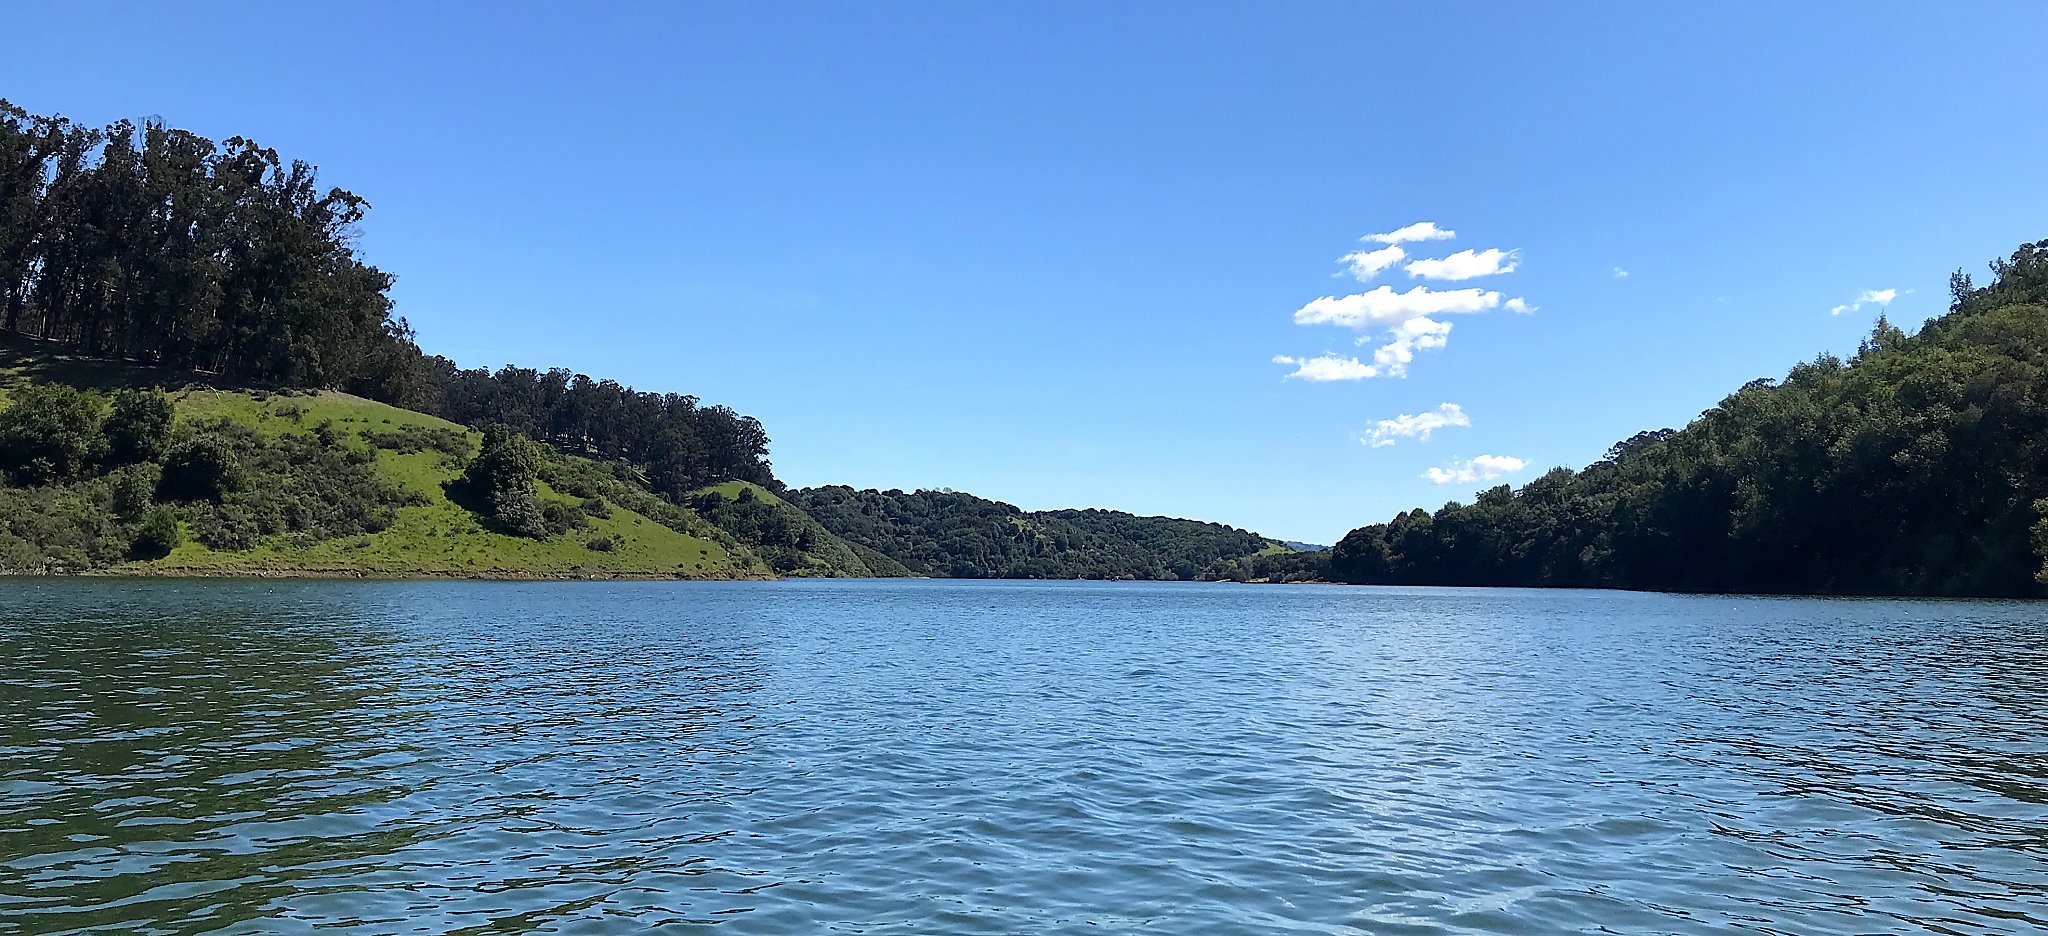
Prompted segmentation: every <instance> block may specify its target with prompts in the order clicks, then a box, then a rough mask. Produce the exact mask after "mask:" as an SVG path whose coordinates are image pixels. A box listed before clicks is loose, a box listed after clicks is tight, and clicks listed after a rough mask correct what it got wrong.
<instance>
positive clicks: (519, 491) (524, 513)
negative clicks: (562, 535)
mask: <svg viewBox="0 0 2048 936" xmlns="http://www.w3.org/2000/svg"><path fill="white" fill-rule="evenodd" d="M483 433H484V442H483V447H482V449H480V450H479V451H478V452H477V456H476V458H475V459H473V460H471V461H470V463H469V468H468V469H466V470H465V471H464V472H463V481H464V484H465V486H466V487H467V488H468V493H469V494H470V496H472V497H474V498H475V499H476V500H478V501H479V502H481V504H482V506H483V512H484V515H485V516H486V517H488V518H489V519H490V521H491V523H492V524H493V525H495V526H496V527H498V528H499V529H500V530H502V531H504V532H506V533H510V534H512V535H514V536H525V537H531V538H533V539H542V538H544V537H546V536H547V535H548V523H547V518H546V516H545V515H543V514H542V512H541V507H540V495H539V486H538V482H539V480H540V466H541V460H542V455H541V450H540V448H539V446H537V445H535V444H534V443H533V442H532V441H531V440H529V439H527V438H526V437H525V436H522V435H520V434H519V433H518V432H516V431H514V430H513V429H512V428H511V427H510V426H506V425H503V424H492V425H487V426H485V427H484V430H483Z"/></svg>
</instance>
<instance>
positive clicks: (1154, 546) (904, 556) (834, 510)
mask: <svg viewBox="0 0 2048 936" xmlns="http://www.w3.org/2000/svg"><path fill="white" fill-rule="evenodd" d="M790 499H791V500H792V502H794V503H795V504H797V505H798V506H800V507H802V508H803V509H804V510H805V511H807V512H809V513H810V515H811V516H813V517H815V518H817V520H818V522H819V523H820V524H822V525H823V526H824V527H825V529H827V530H830V531H832V532H833V533H836V534H838V535H839V536H841V537H844V538H845V539H847V540H849V541H851V542H853V543H856V544H858V545H860V546H863V547H866V548H868V549H872V550H874V551H876V552H879V553H881V554H882V555H884V556H887V557H889V558H890V559H893V560H895V561H897V562H899V563H901V564H903V565H904V566H905V567H907V568H909V569H910V570H911V571H912V572H915V573H917V574H919V575H933V576H943V577H951V578H1091V579H1183V580H1192V579H1196V578H1199V577H1201V575H1202V573H1203V571H1204V570H1206V569H1208V568H1209V567H1210V566H1211V565H1212V564H1214V563H1215V562H1216V561H1217V560H1219V559H1229V558H1236V557H1240V556H1249V555H1252V554H1254V553H1258V552H1260V551H1262V550H1266V549H1269V548H1270V546H1271V544H1270V543H1269V542H1268V541H1267V540H1266V539H1265V538H1263V537H1261V536H1258V535H1257V534H1254V533H1247V532H1245V531H1244V530H1239V529H1235V528H1232V527H1227V526H1223V525H1222V524H1216V523H1202V522H1199V521H1194V520H1175V519H1171V518H1167V517H1138V516H1133V515H1131V514H1127V513H1119V512H1117V511H1113V510H1054V511H1042V512H1037V513H1026V512H1024V511H1022V510H1019V509H1017V508H1016V507H1013V506H1011V505H1009V504H1005V503H1002V502H1000V501H992V500H987V499H984V498H980V497H975V496H974V495H972V494H961V493H957V492H953V491H917V492H913V493H905V492H903V491H874V490H867V491H859V490H854V489H853V488H850V487H846V486H843V485H834V486H829V487H818V488H806V489H804V490H799V491H792V492H791V493H790Z"/></svg>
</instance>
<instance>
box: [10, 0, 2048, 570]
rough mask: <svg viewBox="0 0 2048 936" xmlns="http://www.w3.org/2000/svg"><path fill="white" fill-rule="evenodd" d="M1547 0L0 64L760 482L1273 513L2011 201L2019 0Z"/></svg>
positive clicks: (76, 35) (469, 341)
mask: <svg viewBox="0 0 2048 936" xmlns="http://www.w3.org/2000/svg"><path fill="white" fill-rule="evenodd" d="M1562 6H1563V5H1551V4H1527V3H1517V4H1508V3H1501V4H1490V3H1465V4H1455V5H1452V4H1362V3H1360V4H1315V3H1288V4H1243V5H1222V4H1166V3H1120V4H1092V3H1072V4H1064V3H1062V4H1049V3H1028V4H1013V5H998V4H970V3H938V4H911V3H885V4H774V5H766V4H716V5H712V4H641V5H619V6H600V5H577V6H574V7H572V6H570V5H554V6H549V5H532V6H521V5H516V4H489V5H482V4H479V5H473V6H467V7H461V6H456V5H454V4H391V5H376V4H362V3H353V4H346V5H334V6H331V7H328V8H326V9H324V10H320V9H314V8H312V7H311V6H302V5H297V4H260V5H256V4H252V5H245V6H239V7H238V6H236V5H233V4H216V5H206V6H205V7H204V12H193V11H191V10H184V9H178V10H173V9H170V8H168V6H166V7H165V8H158V7H156V6H153V5H144V4H135V5H127V6H98V5H94V4H87V3H76V4H36V5H27V4H16V5H13V6H11V7H9V8H8V9H7V10H6V11H5V12H0V26H4V27H5V32H6V33H8V34H9V35H10V36H11V37H12V39H13V41H10V42H9V43H8V52H7V54H6V55H5V56H4V57H0V96H4V97H6V98H9V99H11V100H13V101H14V102H15V103H17V104H19V105H21V106H23V107H25V108H27V109H29V110H30V111H33V112H39V113H50V112H61V113H63V114H66V115H68V116H71V117H73V118H75V119H79V120H83V121H87V122H92V123H104V122H108V121H111V120H114V119H116V118H120V117H131V118H140V117H144V116H150V115H158V116H161V117H163V118H164V119H166V120H167V121H169V122H170V123H172V124H174V125H177V126H181V127H186V128H189V129H192V130H195V131H197V132H200V133H204V134H207V135H210V136H214V137H217V138H218V137H227V136H230V135H235V134H242V135H246V136H250V137H254V138H255V139H257V140H259V141H261V142H263V143H264V144H266V145H270V146H274V147H277V148H279V149H280V150H282V151H284V152H285V153H286V154H288V155H291V156H295V157H298V158H302V159H305V160H307V161H309V162H313V163H316V164H318V165H319V166H320V167H321V169H322V173H323V178H324V179H325V180H326V181H327V182H329V183H331V184H335V185H340V186H343V187H346V188H349V189H351V190H353V191H356V192H357V193H359V194H362V195H364V196H366V197H368V198H369V199H370V201H371V203H372V204H373V205H374V209H373V210H372V212H371V214H370V216H369V218H368V220H367V221H366V222H365V223H364V224H363V226H362V246H363V249H364V251H365V252H366V254H367V255H368V257H369V258H370V260H371V261H372V262H374V263H376V264H378V265H379V266H382V267H384V268H385V269H387V270H391V271H393V272H395V273H396V274H397V275H398V286H397V289H396V293H395V298H396V300H397V302H398V306H399V310H400V312H401V313H402V314H404V315H405V316H406V317H408V318H409V319H410V320H411V321H412V322H413V324H414V325H415V326H416V327H417V328H418V331H419V335H420V338H421V342H422V344H423V345H424V346H425V347H426V348H427V349H428V350H429V351H431V352H438V353H442V354H446V355H448V356H449V357H452V358H454V359H455V360H457V361H458V362H460V363H462V364H464V365H466V366H474V365H498V364H503V363H507V362H513V363H519V364H522V365H534V366H566V367H571V368H575V369H577V370H581V371H585V372H588V373H591V374H593V375H596V376H602V377H613V378H616V379H619V380H621V381H623V382H626V383H629V384H631V385H633V386H636V387H640V388H643V389H650V390H662V391H679V392H686V393H692V394H696V395H698V396H700V397H702V398H703V399H705V400H707V401H711V402H718V403H725V404H728V405H730V406H732V407H734V408H735V409H738V410H740V411H742V412H745V413H750V414H753V415H756V416H758V417H760V418H761V419H762V420H763V422H764V423H765V424H766V425H767V428H768V431H769V433H770V435H771V436H772V438H773V439H774V445H773V455H774V460H775V465H776V469H777V472H778V474H779V475H780V476H781V477H783V478H784V479H785V480H787V481H788V482H790V483H791V484H795V485H812V484H825V483H846V484H853V485H856V486H862V487H884V488H887V487H901V488H906V489H909V488H917V487H950V488H954V489H958V490H964V491H972V492H974V493H977V494H981V495H983V496H987V497H993V498H997V499H1001V500H1006V501H1010V502H1013V503H1016V504H1019V505H1021V506H1024V507H1026V508H1034V509H1035V508H1050V507H1070V506H1072V507H1079V506H1097V507H1112V508H1118V509H1124V510H1131V511H1136V512H1139V513H1158V514H1170V515H1175V516H1186V517H1195V518H1200V519H1206V520H1217V521H1222V522H1226V523H1231V524H1234V525H1238V526H1243V527H1248V528H1251V529H1255V530H1257V531H1259V532H1262V533H1265V534H1268V535H1271V536H1278V537H1285V538H1290V539H1303V540H1313V541H1318V542H1331V541H1333V540H1334V539H1336V538H1337V537H1339V536H1341V535H1342V534H1343V533H1344V531H1346V530H1348V529H1350V528H1352V527H1354V526H1358V525H1361V524H1363V523H1366V522H1371V521H1377V520H1383V519H1385V518H1387V517H1388V516H1390V515H1392V514H1393V513H1395V512H1397V511H1399V510H1402V509H1406V508H1408V507H1411V506H1418V505H1420V506H1427V507H1431V508H1434V507H1437V506H1440V505H1441V504H1443V503H1444V502H1446V501H1448V500H1453V499H1469V498H1470V496H1471V494H1472V493H1473V492H1474V491H1475V490H1478V489H1480V488H1483V487H1487V486H1490V485H1491V484H1493V483H1499V481H1509V482H1519V481H1524V480H1527V479H1529V478H1531V477H1534V476H1535V475H1536V474H1538V473H1540V472H1541V471H1542V470H1544V469H1546V468H1548V467H1550V466H1553V465H1570V466H1578V465H1582V464H1584V463H1585V462H1587V461H1590V460H1592V459H1595V458H1598V457H1599V456H1600V454H1601V453H1602V452H1603V451H1604V450H1605V449H1606V448H1607V447H1608V445H1609V444H1611V443H1612V442H1614V441H1615V440H1617V439H1620V438H1624V437H1626V436H1628V435H1630V434H1632V433H1634V432H1635V431H1637V430H1639V429H1644V428H1654V427H1660V426H1676V425H1682V424H1684V423H1685V422H1686V421H1687V420H1688V419H1690V418H1691V417H1692V416H1694V415H1696V414H1697V413H1698V412H1699V411H1700V410H1702V409H1704V408H1706V407H1708V406H1711V405H1713V404H1714V403H1715V402H1716V401H1717V400H1719V399H1720V398H1721V397H1722V396H1723V395H1725V394H1726V393H1727V392H1728V391H1730V390H1732V389H1733V388H1735V387H1736V386H1738V385H1739V384H1741V383H1742V382H1744V381H1747V380H1750V379H1752V378H1755V377H1760V376H1776V375H1781V374H1782V373H1783V372H1784V370H1785V369H1786V368H1787V367H1788V366H1790V365H1791V364H1793V363H1795V362H1797V361H1800V360H1804V359H1809V358H1811V357H1813V356H1814V355H1816V354H1818V353H1820V352H1822V351H1835V352H1837V353H1841V352H1846V351H1849V350H1852V349H1853V348H1854V347H1855V345H1856V342H1857V340H1858V339H1859V338H1860V337H1861V336H1862V335H1863V334H1864V333H1865V332H1867V331H1868V329H1869V327H1870V325H1871V322H1872V320H1873V319H1874V317H1875V315H1876V314H1877V313H1878V312H1879V311H1880V309H1881V308H1883V307H1884V304H1882V303H1875V302H1872V303H1866V304H1864V305H1863V306H1862V307H1860V308H1856V309H1853V310H1848V311H1844V312H1843V313H1841V314H1831V310H1833V309H1834V308H1835V307H1837V306H1842V305H1845V304H1851V303H1853V301H1854V300H1856V299H1857V298H1858V297H1859V296H1861V295H1862V294H1864V293H1865V292H1866V291H1882V290H1895V291H1896V295H1895V296H1894V298H1893V299H1892V301H1891V302H1890V303H1889V309H1890V314H1891V315H1892V317H1893V318H1894V319H1895V320H1898V321H1900V322H1902V323H1905V324H1909V325H1910V324H1914V323H1918V322H1919V321H1921V320H1923V319H1925V318H1926V317H1928V316H1930V315H1934V314H1937V313H1939V312H1940V311H1941V310H1942V308H1943V307H1944V305H1945V302H1946V287H1947V277H1948V274H1949V273H1950V272H1951V271H1953V270H1955V269H1957V268H1958V267H1961V268H1965V269H1968V270H1971V271H1976V272H1980V273H1981V271H1982V269H1983V264H1984V263H1985V261H1987V260H1989V259H1990V258H1992V257H1994V256H2000V255H2004V254H2006V253H2009V252H2010V251H2011V250H2012V248H2013V247H2014V246H2016V245H2017V244H2018V243H2020V242H2021V241H2025V240H2035V239H2041V238H2048V185H2044V184H2043V182H2044V179H2043V171H2042V167H2043V166H2044V165H2048V120H2043V119H2042V118H2041V116H2040V114H2039V105H2038V104H2037V103H2035V102H2034V100H2033V98H2034V97H2036V96H2037V95H2036V93H2035V89H2038V88H2040V87H2042V86H2043V84H2044V79H2048V59H2044V58H2043V57H2042V56H2041V55H2040V49H2042V48H2044V47H2048V12H2044V10H2043V8H2042V7H2041V6H2040V5H2039V4H2038V3H2032V2H2028V3H2017V2H2015V3H1983V4H1972V5H1970V6H1971V9H1970V11H1969V12H1967V13H1965V12H1963V11H1962V10H1961V9H1960V5H1947V4H1924V3H1922V4H1906V3H1853V4H1851V3H1839V4H1764V3H1756V4H1702V5H1697V8H1694V9H1678V8H1674V7H1673V6H1672V5H1666V4H1620V3H1614V4H1582V5H1573V6H1572V7H1571V8H1570V9H1562V8H1554V7H1562ZM1418 222H1431V223H1433V224H1435V225H1437V226H1438V228H1439V229H1443V230H1450V231H1455V232H1456V236H1455V238H1451V239H1436V240H1402V239H1401V238H1391V239H1392V240H1396V241H1401V242H1400V243H1398V244H1397V245H1396V246H1399V247H1401V248H1402V251H1403V253H1404V254H1405V257H1403V258H1402V261H1401V262H1399V263H1394V264H1392V265H1387V266H1386V268H1385V269H1383V270H1381V271H1380V272H1379V273H1377V275H1375V276H1373V277H1371V278H1370V279H1369V280H1368V281H1364V282H1361V281H1360V280H1359V279H1357V278H1355V277H1353V276H1351V275H1349V274H1347V273H1346V272H1345V266H1346V265H1345V264H1340V263H1339V262H1338V258H1339V257H1342V256H1346V255H1350V254H1353V253H1356V252H1361V251H1371V250H1376V249H1383V248H1384V247H1386V246H1388V245H1387V244H1385V243H1381V242H1373V241H1361V238H1365V237H1367V236H1369V235H1374V234H1390V233H1393V232H1396V231H1398V230H1399V229H1401V228H1404V227H1408V226H1410V225H1412V224H1415V223H1418ZM1411 233H1412V232H1411ZM1465 250H1471V251H1474V252H1475V253H1474V254H1473V255H1472V256H1471V258H1470V260H1469V261H1454V262H1453V263H1452V264H1451V265H1450V267H1449V268H1444V267H1443V266H1442V265H1430V264H1425V265H1423V266H1422V267H1419V268H1417V270H1415V271H1413V272H1411V271H1410V270H1409V269H1408V267H1407V264H1408V263H1412V262H1414V261H1416V260H1441V259H1444V258H1447V257H1450V256H1451V255H1453V254H1455V253H1458V252H1461V251H1465ZM1488 250H1500V251H1503V252H1508V251H1512V254H1511V255H1510V254H1506V253H1503V254H1500V255H1488V254H1485V253H1483V252H1484V251H1488ZM1388 258H1389V255H1385V254H1382V255H1379V256H1378V258H1377V259H1367V260H1364V261H1361V263H1362V265H1364V266H1372V265H1377V264H1378V262H1379V261H1380V260H1386V259H1388ZM1509 264H1512V265H1513V266H1514V269H1513V271H1512V272H1507V273H1500V274H1493V275H1482V276H1476V277H1473V278H1470V279H1462V280H1458V279H1444V278H1441V277H1442V276H1444V275H1446V274H1455V273H1469V272H1473V271H1475V270H1483V269H1488V268H1491V267H1495V266H1507V265H1509ZM1622 271H1625V272H1626V274H1627V275H1626V276H1621V275H1620V273H1621V272H1622ZM1418 274H1434V276H1433V277H1432V276H1426V275H1418ZM1382 286H1384V287H1388V292H1387V293H1385V294H1380V295H1379V296H1377V297H1376V298H1366V299H1358V300H1351V299H1347V298H1346V297H1348V296H1353V295H1361V294H1364V295H1368V296H1370V295H1371V294H1370V291H1371V290H1374V289H1377V288H1379V287H1382ZM1418 286H1419V287H1422V288H1424V289H1426V290H1429V291H1430V292H1428V293H1419V294H1418V293H1414V292H1411V290H1413V289H1414V288H1416V287H1418ZM1460 290H1474V291H1476V292H1463V293H1460V292H1457V291H1460ZM1446 293H1450V294H1452V295H1449V296H1448V297H1446V296H1445V295H1443V294H1446ZM1488 294H1492V296H1493V298H1492V299H1490V300H1489V299H1487V296H1488ZM1322 297H1330V298H1331V299H1332V302H1330V303H1323V304H1320V305H1318V304H1315V300H1318V299H1320V298H1322ZM1515 298H1520V299H1523V300H1524V301H1525V302H1526V303H1527V304H1528V305H1530V306H1534V307H1536V310H1535V311H1534V312H1532V313H1529V314H1517V313H1515V312H1512V311H1509V310H1508V308H1507V301H1508V300H1510V299H1515ZM1441 306H1452V307H1463V308H1470V309H1472V311H1462V312H1439V313H1436V314H1422V313H1421V312H1420V311H1418V310H1423V309H1426V308H1431V307H1441ZM1297 318H1301V319H1306V320H1309V323H1308V324H1300V323H1297V321H1296V320H1297ZM1446 324H1448V325H1450V326H1451V327H1450V330H1449V331H1448V333H1445V332H1444V330H1443V326H1444V325H1446ZM1353 326H1356V327H1353ZM1390 329H1403V330H1405V331H1403V332H1402V333H1401V334H1405V336H1406V337H1405V338H1402V337H1398V336H1397V335H1394V334H1392V333H1390V331H1389V330H1390ZM1361 338H1363V339H1365V341H1366V343H1365V344H1363V345H1360V344H1358V343H1357V342H1358V340H1359V339H1361ZM1390 345H1399V347H1395V348H1392V349H1389V347H1390ZM1438 345H1440V346H1438ZM1404 352H1405V354H1406V355H1407V356H1408V357H1409V358H1411V359H1410V360H1407V361H1406V362H1405V366H1403V365H1400V364H1399V363H1398V360H1397V359H1398V358H1400V357H1401V356H1402V355H1403V353H1404ZM1376 354H1379V355H1381V357H1382V358H1384V360H1383V361H1381V362H1380V363H1378V364H1376V363H1375V355H1376ZM1276 356H1282V357H1289V358H1294V359H1301V360H1313V359H1318V358H1323V359H1325V360H1324V361H1323V362H1322V363H1319V364H1315V365H1312V366H1311V367H1309V368H1305V369H1303V368H1299V367H1298V366H1297V365H1287V364H1277V363H1275V362H1274V360H1273V359H1274V358H1275V357H1276ZM1353 359H1355V360H1356V362H1357V363H1356V364H1350V363H1347V362H1349V361H1351V360H1353ZM1333 362H1334V363H1333ZM1390 365H1391V366H1390ZM1368 367H1371V368H1372V370H1373V375H1372V376H1365V375H1364V373H1363V372H1364V371H1365V369H1366V368H1368ZM1298 369H1301V370H1305V371H1307V372H1308V373H1310V374H1316V375H1323V376H1340V377H1349V378H1352V379H1338V380H1324V381H1314V380H1308V379H1304V378H1303V377H1290V376H1288V375H1290V374H1292V373H1294V372H1295V371H1296V370H1298ZM1395 372H1400V374H1399V375H1397V374H1396V373H1395ZM1444 404H1455V407H1456V409H1455V410H1445V409H1444V408H1443V406H1444ZM1421 414H1435V416H1437V417H1439V419H1438V421H1439V422H1445V423H1450V424H1448V425H1443V426H1442V427H1441V428H1437V429H1436V430H1435V431H1433V432H1431V433H1430V434H1429V437H1428V438H1427V440H1426V441H1425V440H1423V439H1420V438H1417V437H1416V436H1418V435H1419V434H1420V427H1422V426H1423V425H1426V424H1427V423H1426V422H1424V421H1417V420H1408V421H1401V420H1400V417H1404V416H1408V417H1414V416H1418V415H1421ZM1383 420H1392V421H1395V422H1394V424H1393V426H1392V427H1391V429H1390V430H1389V431H1388V432H1383V433H1382V434H1381V436H1380V438H1379V439H1378V441H1380V442H1389V441H1391V442H1392V444H1382V445H1377V446H1375V445H1372V444H1370V443H1371V442H1373V441H1375V439H1374V437H1373V435H1372V433H1373V431H1374V430H1375V428H1376V427H1378V426H1379V425H1380V423H1381V421H1383ZM1460 421H1462V422H1464V423H1466V424H1464V425H1457V424H1456V423H1458V422H1460ZM1403 430H1405V431H1406V432H1407V435H1402V434H1400V433H1401V431H1403ZM1517 463H1519V464H1521V465H1522V466H1523V467H1522V468H1521V469H1520V470H1518V471H1516V470H1508V469H1510V468H1511V467H1512V465H1514V464H1517ZM1431 469H1436V470H1435V472H1432V471H1431ZM1503 471H1505V472H1506V473H1504V474H1501V475H1500V477H1499V479H1498V480H1495V481H1487V480H1481V479H1480V478H1481V476H1485V475H1490V474H1494V473H1496V472H1503ZM1431 474H1434V475H1435V477H1436V478H1437V479H1440V480H1442V483H1437V480H1432V478H1431V477H1429V475H1431Z"/></svg>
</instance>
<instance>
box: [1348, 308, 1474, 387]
mask: <svg viewBox="0 0 2048 936" xmlns="http://www.w3.org/2000/svg"><path fill="white" fill-rule="evenodd" d="M1387 335H1388V338H1387V343H1386V344H1383V345H1380V346H1379V347H1377V348H1374V349H1373V352H1372V362H1373V364H1375V365H1377V366H1378V367H1379V373H1380V376H1382V377H1406V376H1408V365H1409V363H1410V362H1412V361H1414V360H1415V352H1417V351H1429V350H1432V349H1435V348H1441V347H1443V346H1444V345H1446V344H1449V343H1450V340H1451V323H1449V322H1439V321H1437V320H1435V319H1427V318H1412V319H1409V320H1408V321H1405V322H1402V323H1401V324H1399V325H1396V326H1394V327H1393V328H1389V329H1387ZM1371 340H1372V339H1371V338H1369V337H1361V338H1359V339H1358V343H1359V344H1365V343H1367V342H1369V341H1371Z"/></svg>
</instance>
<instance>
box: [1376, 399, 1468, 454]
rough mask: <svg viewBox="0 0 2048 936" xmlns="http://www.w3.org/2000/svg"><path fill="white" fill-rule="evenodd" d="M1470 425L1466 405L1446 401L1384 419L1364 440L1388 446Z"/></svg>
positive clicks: (1424, 440) (1377, 446) (1379, 445)
mask: <svg viewBox="0 0 2048 936" xmlns="http://www.w3.org/2000/svg"><path fill="white" fill-rule="evenodd" d="M1469 425H1472V417H1470V416H1467V415H1465V408H1464V407H1462V406H1459V405H1458V404H1456V403H1445V404H1443V405H1442V406H1439V407H1437V408H1436V409H1435V410H1433V411H1430V412H1427V413H1404V414H1402V415H1400V416H1396V417H1394V418H1392V419H1382V420H1380V421H1379V422H1378V423H1376V424H1374V425H1373V427H1372V431H1371V432H1370V433H1368V434H1367V435H1366V437H1365V439H1364V440H1363V441H1364V442H1365V444H1367V445H1370V446H1372V447H1373V448H1386V447H1387V446H1389V445H1393V444H1394V443H1396V442H1399V441H1400V440H1402V439H1413V440H1415V441H1417V442H1427V441H1429V434H1430V433H1432V432H1435V431H1437V430H1438V429H1446V428H1449V427H1451V426H1469Z"/></svg>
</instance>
